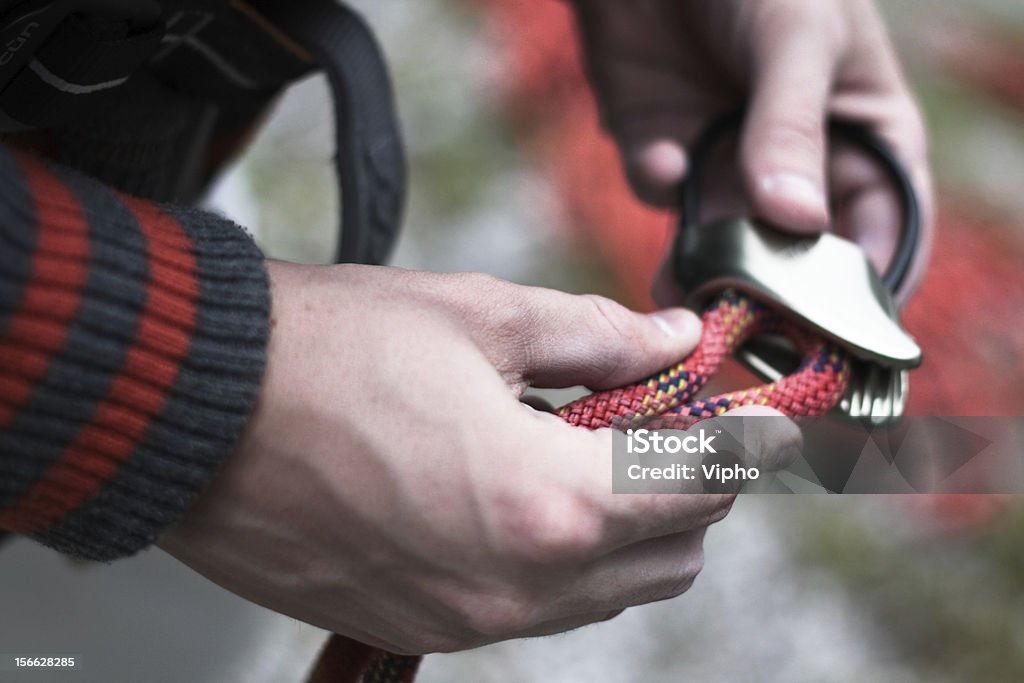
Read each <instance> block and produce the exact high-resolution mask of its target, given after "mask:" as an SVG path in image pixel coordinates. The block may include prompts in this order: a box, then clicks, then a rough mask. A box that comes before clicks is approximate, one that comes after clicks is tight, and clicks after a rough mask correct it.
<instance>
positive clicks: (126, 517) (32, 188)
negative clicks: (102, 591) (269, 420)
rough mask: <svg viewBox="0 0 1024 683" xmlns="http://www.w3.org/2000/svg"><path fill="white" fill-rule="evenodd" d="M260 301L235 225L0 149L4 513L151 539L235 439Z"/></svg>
mask: <svg viewBox="0 0 1024 683" xmlns="http://www.w3.org/2000/svg"><path fill="white" fill-rule="evenodd" d="M268 317H269V294H268V286H267V280H266V272H265V269H264V267H263V259H262V255H261V254H260V252H259V250H258V249H257V248H256V246H255V244H254V243H253V242H252V240H251V239H250V238H249V237H248V236H247V235H246V234H245V233H244V232H243V231H242V230H241V229H239V228H238V227H237V226H235V225H233V224H231V223H230V222H228V221H226V220H224V219H222V218H219V217H216V216H213V215H210V214H207V213H204V212H200V211H189V210H179V209H173V208H168V207H161V206H158V205H155V204H152V203H149V202H145V201H142V200H139V199H135V198H131V197H128V196H125V195H122V194H119V193H117V192H115V191H113V190H110V189H108V188H107V187H105V186H103V185H101V184H99V183H97V182H95V181H92V180H90V179H88V178H86V177H84V176H81V175H79V174H77V173H75V172H72V171H68V170H63V169H57V168H51V167H49V166H47V165H45V164H44V163H42V162H40V161H39V160H37V159H35V158H34V157H32V156H29V155H26V154H22V153H16V152H11V151H9V150H8V149H6V148H3V147H0V529H4V530H8V531H14V532H17V533H21V534H26V535H31V536H34V537H36V538H37V539H39V540H41V541H42V542H44V543H46V544H48V545H50V546H53V547H55V548H57V549H59V550H61V551H64V552H68V553H72V554H75V555H79V556H83V557H88V558H93V559H102V560H108V559H113V558H116V557H121V556H125V555H129V554H131V553H133V552H135V551H137V550H139V549H141V548H144V547H146V546H147V545H149V544H150V543H152V542H153V541H154V540H155V539H156V537H157V536H158V535H159V534H160V533H161V532H162V531H163V530H164V529H165V528H166V527H168V526H169V525H170V524H171V523H173V522H174V521H175V520H177V519H178V517H180V515H181V514H182V513H183V511H184V509H185V507H186V506H187V504H188V503H189V502H190V501H191V500H192V499H193V498H194V497H195V496H196V495H197V493H198V492H199V491H200V490H201V489H202V488H203V487H204V485H205V484H206V482H207V481H208V480H209V479H210V477H211V476H212V475H213V473H214V472H215V471H216V469H217V468H218V466H219V464H220V463H221V461H222V460H223V458H224V457H225V455H226V454H227V452H228V451H229V450H230V449H231V447H232V446H233V444H234V442H235V441H236V440H237V438H238V436H239V434H240V432H241V430H242V428H243V426H244V424H245V421H246V419H247V416H248V414H249V412H250V410H251V407H252V404H253V402H254V400H255V396H256V393H257V391H258V388H259V383H260V380H261V377H262V373H263V367H264V364H265V358H264V354H265V347H266V341H267V336H268Z"/></svg>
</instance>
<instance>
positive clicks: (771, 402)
mask: <svg viewBox="0 0 1024 683" xmlns="http://www.w3.org/2000/svg"><path fill="white" fill-rule="evenodd" d="M702 320H703V323H704V333H703V336H702V337H701V341H700V344H699V345H698V346H697V349H696V350H695V351H694V352H693V353H692V354H690V356H689V357H688V358H686V359H685V360H683V361H681V362H679V363H677V364H676V365H673V366H672V367H670V368H666V369H665V370H662V371H661V372H659V373H657V374H656V375H652V376H651V377H648V378H647V379H646V380H644V381H642V382H637V383H636V384H631V385H628V386H624V387H619V388H617V389H610V390H608V391H600V392H596V393H593V394H590V395H589V396H585V397H583V398H581V399H579V400H578V401H573V402H572V403H569V404H567V405H565V406H563V407H562V408H561V409H559V411H558V415H559V416H560V417H562V419H564V420H565V421H566V422H568V423H569V424H571V425H576V426H579V427H586V428H588V429H599V428H601V427H614V428H616V429H626V428H628V427H635V426H637V425H639V424H644V423H649V422H650V421H652V420H655V419H656V418H659V417H675V416H680V417H688V418H691V419H692V420H693V421H694V422H696V421H698V420H701V419H704V418H707V417H713V416H715V415H721V414H722V413H724V412H726V411H728V410H732V409H734V408H738V407H740V406H745V405H760V406H768V407H771V408H775V409H776V410H778V411H780V412H782V413H784V414H786V415H790V416H817V415H822V414H824V413H826V412H828V411H829V410H830V409H831V408H832V407H833V406H835V405H836V403H838V402H839V399H840V398H841V397H842V395H843V392H845V391H846V384H847V381H848V379H849V375H850V371H849V367H848V364H847V361H846V354H844V353H843V352H842V351H841V350H839V349H838V348H836V347H835V346H833V345H832V344H830V343H828V342H826V341H824V340H822V339H820V338H818V337H816V336H814V335H811V334H808V333H807V332H805V331H803V330H801V329H800V328H798V327H797V326H795V325H793V324H792V323H790V322H788V321H786V320H784V319H783V318H782V317H781V316H779V315H778V314H777V313H775V312H774V311H772V310H771V309H769V308H767V307H766V306H764V305H762V304H759V303H757V302H755V301H753V300H751V299H749V298H747V297H746V296H743V295H739V294H735V293H731V292H727V293H725V294H722V295H721V296H719V297H718V298H717V299H716V300H715V301H714V302H713V303H712V304H711V306H709V307H708V309H707V310H706V311H705V312H704V315H703V318H702ZM765 333H775V334H781V335H783V336H785V337H786V338H787V339H789V340H790V341H791V342H792V343H793V344H794V346H795V347H796V348H797V350H798V351H799V352H800V353H801V355H802V358H803V360H802V361H801V363H800V366H799V367H798V368H797V369H796V371H794V372H793V373H792V374H790V375H787V376H786V377H783V378H782V379H780V380H778V381H777V382H772V383H771V384H765V385H762V386H758V387H752V388H749V389H743V390H740V391H733V392H729V393H725V394H719V395H717V396H712V397H711V398H706V399H696V398H694V397H695V396H696V394H697V393H698V392H699V391H700V390H701V389H702V388H703V387H704V386H705V385H706V384H707V383H708V380H709V379H710V378H711V376H712V375H713V374H714V373H715V371H716V370H718V368H719V366H720V365H721V363H722V361H723V360H724V359H725V358H727V357H728V356H730V355H732V354H733V353H734V352H735V351H736V350H737V349H738V348H739V347H740V346H742V345H743V343H744V342H745V341H747V340H748V339H750V338H751V337H752V336H754V335H757V334H765ZM351 644H352V641H349V640H348V639H346V638H342V637H341V636H338V635H334V636H332V637H331V639H330V640H329V641H328V643H327V645H326V647H325V648H324V650H323V652H322V653H321V655H320V663H319V665H318V666H317V667H316V669H315V670H314V672H313V674H312V676H311V677H310V679H309V683H349V682H350V681H351V682H352V683H411V681H412V680H413V678H414V677H415V675H416V669H417V668H418V667H419V664H420V660H421V659H422V658H421V657H418V656H406V655H396V654H392V653H389V652H384V651H383V650H374V651H373V652H372V653H371V654H370V655H369V656H368V657H367V658H366V659H365V660H364V663H363V665H362V667H361V673H357V674H356V675H355V676H354V677H353V676H352V675H348V674H347V671H348V669H345V671H346V673H345V674H339V673H338V671H339V670H340V669H333V671H334V675H330V674H329V673H328V672H329V671H331V670H332V667H329V666H325V662H327V661H329V660H331V659H342V658H343V655H344V654H346V653H348V651H349V650H350V647H349V646H350V645H351ZM348 659H349V661H350V662H351V657H349V658H348Z"/></svg>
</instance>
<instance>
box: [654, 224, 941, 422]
mask: <svg viewBox="0 0 1024 683" xmlns="http://www.w3.org/2000/svg"><path fill="white" fill-rule="evenodd" d="M674 267H675V276H676V279H677V281H678V283H679V285H680V286H681V287H682V288H683V290H684V291H685V292H687V301H686V303H687V305H688V306H689V307H690V308H693V309H694V310H703V308H704V307H705V306H706V305H707V303H708V302H709V301H710V300H711V299H712V298H713V297H714V296H717V295H718V294H719V293H720V292H721V291H723V290H729V289H731V290H735V291H738V292H742V293H743V294H747V295H749V296H751V297H752V298H754V299H755V300H757V301H760V302H762V303H765V304H768V305H769V306H770V307H771V308H773V309H775V310H777V311H779V312H780V313H781V314H782V315H784V316H786V317H789V318H791V319H792V320H794V321H796V322H797V323H798V324H799V325H800V326H802V327H804V328H806V329H808V330H809V331H812V332H814V333H816V334H819V335H821V336H823V337H825V338H827V339H829V340H831V341H833V342H834V343H836V344H837V345H838V346H840V347H842V348H843V349H844V350H846V351H847V352H848V353H849V354H850V355H851V356H852V357H853V361H852V362H851V378H850V384H849V388H848V389H847V392H846V395H845V396H844V397H843V399H842V401H841V402H840V404H839V409H840V410H841V411H842V412H844V413H845V414H847V415H849V416H850V417H856V418H870V419H871V420H872V421H873V422H876V423H879V424H881V423H886V422H889V421H891V420H893V419H896V418H898V417H899V416H901V415H902V414H903V409H904V407H905V405H906V399H907V384H908V374H909V373H908V370H909V369H911V368H914V367H917V366H918V365H920V363H921V356H922V354H921V348H920V347H919V346H918V345H917V343H916V342H915V341H914V340H913V339H912V338H911V337H910V335H908V334H907V333H906V331H904V329H903V328H902V327H901V326H900V323H899V317H898V313H897V310H896V305H895V303H894V302H893V299H892V295H891V293H890V292H889V290H888V289H887V288H886V287H885V285H884V284H883V283H882V280H881V278H880V277H879V276H878V274H877V273H876V272H875V269H874V267H873V266H872V265H871V264H870V263H869V262H868V260H867V257H866V256H865V254H864V251H863V250H862V249H861V248H860V247H859V246H857V245H856V244H854V243H852V242H850V241H848V240H845V239H843V238H841V237H837V236H836V235H833V234H828V233H825V234H821V235H816V236H813V237H798V236H792V235H788V234H784V233H782V232H780V231H778V230H776V229H774V228H771V227H768V226H766V225H764V224H762V223H760V222H758V221H754V220H749V219H735V220H726V221H719V222H713V223H709V224H704V225H693V226H689V227H687V228H686V229H684V230H682V231H681V232H680V237H679V240H678V241H677V244H676V251H675V262H674ZM736 357H737V359H738V360H740V361H741V362H742V363H743V364H744V365H746V366H747V367H748V368H750V369H751V370H752V371H753V372H754V373H755V374H757V375H758V376H759V377H760V378H761V379H763V380H766V381H770V382H774V381H777V380H778V379H780V378H781V377H783V376H784V375H787V374H789V373H790V372H791V371H792V370H793V369H794V368H795V367H796V365H797V363H798V362H799V357H798V356H797V355H796V354H795V353H794V352H793V351H792V349H791V348H790V347H789V345H788V344H786V343H785V342H784V340H783V339H781V338H780V337H777V336H770V337H763V336H762V337H755V338H754V339H751V340H750V341H749V342H748V343H747V344H746V345H744V346H743V348H741V349H740V350H739V351H738V352H737V354H736Z"/></svg>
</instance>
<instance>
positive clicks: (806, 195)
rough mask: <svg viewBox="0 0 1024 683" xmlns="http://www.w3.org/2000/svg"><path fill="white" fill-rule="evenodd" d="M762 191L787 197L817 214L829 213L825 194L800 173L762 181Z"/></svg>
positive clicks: (784, 173) (786, 173) (770, 177)
mask: <svg viewBox="0 0 1024 683" xmlns="http://www.w3.org/2000/svg"><path fill="white" fill-rule="evenodd" d="M761 189H762V190H764V191H765V193H767V194H774V195H776V196H780V197H785V198H786V199H788V200H790V201H792V202H796V203H799V204H802V205H804V206H805V207H806V208H808V209H811V210H813V211H816V212H827V211H828V207H827V206H826V202H825V194H824V192H822V190H821V188H820V187H819V186H818V185H817V184H816V183H814V182H813V181H812V180H811V179H810V178H807V177H805V176H802V175H800V174H798V173H792V172H789V171H785V172H782V173H776V174H774V175H770V176H768V177H767V178H765V179H764V180H762V181H761Z"/></svg>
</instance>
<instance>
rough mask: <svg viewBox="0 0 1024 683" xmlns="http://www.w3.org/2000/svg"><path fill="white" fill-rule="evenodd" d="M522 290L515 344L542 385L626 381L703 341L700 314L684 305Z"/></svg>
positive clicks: (525, 369) (528, 375) (525, 370)
mask: <svg viewBox="0 0 1024 683" xmlns="http://www.w3.org/2000/svg"><path fill="white" fill-rule="evenodd" d="M521 291H522V293H523V296H522V298H521V301H520V304H519V306H520V311H519V318H520V320H521V324H520V325H519V326H518V334H517V335H516V338H515V339H514V344H516V345H518V346H519V347H520V348H521V349H522V353H521V358H522V363H523V366H522V367H521V368H520V372H521V374H522V376H523V377H524V378H525V379H526V380H527V381H528V382H529V383H530V384H533V385H535V386H541V387H566V386H574V385H579V384H583V385H586V386H589V387H595V388H605V387H613V386H618V385H621V384H625V383H627V382H632V381H636V380H639V379H642V378H644V377H647V376H648V375H651V374H652V373H654V372H657V371H658V370H661V369H662V368H664V367H667V366H669V365H672V364H675V363H677V362H679V360H680V359H682V358H684V357H686V356H687V355H688V354H689V353H690V352H691V351H692V350H693V349H694V347H695V346H696V345H697V342H698V341H700V335H701V324H700V319H699V318H698V317H697V316H696V315H695V314H694V313H693V312H692V311H688V310H686V309H683V308H673V309H666V310H662V311H658V312H656V313H652V314H649V315H645V314H642V313H637V312H635V311H631V310H629V309H627V308H626V307H624V306H622V305H620V304H618V303H616V302H614V301H612V300H611V299H606V298H604V297H600V296H591V295H584V296H573V295H568V294H562V293H560V292H553V291H550V290H532V291H530V292H527V291H523V290H521Z"/></svg>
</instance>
